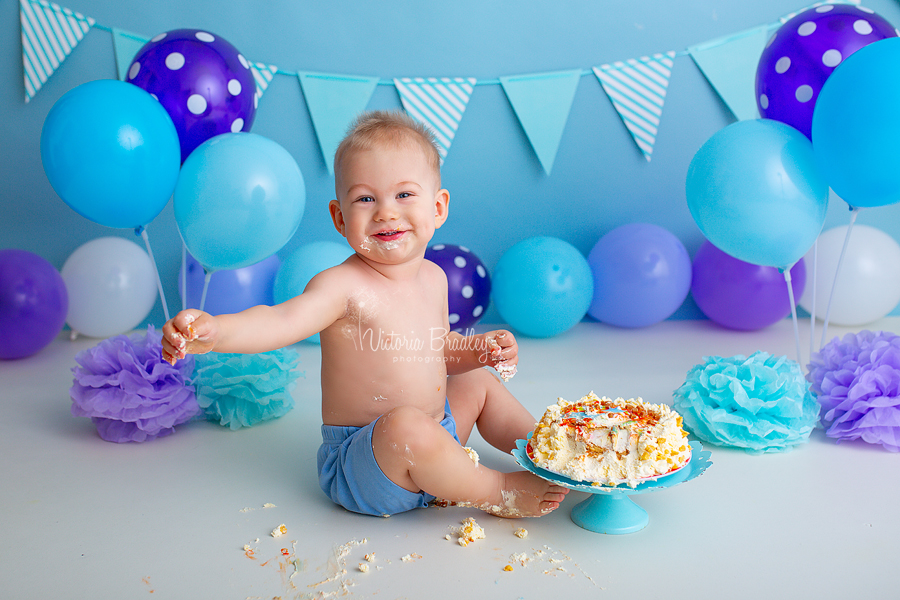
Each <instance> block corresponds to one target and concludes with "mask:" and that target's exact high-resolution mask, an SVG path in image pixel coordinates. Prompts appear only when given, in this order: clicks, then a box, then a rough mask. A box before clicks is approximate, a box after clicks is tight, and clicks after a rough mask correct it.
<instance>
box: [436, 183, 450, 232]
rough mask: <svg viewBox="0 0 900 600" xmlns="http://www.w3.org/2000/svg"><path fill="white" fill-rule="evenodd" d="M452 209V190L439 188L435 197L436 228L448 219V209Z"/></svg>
mask: <svg viewBox="0 0 900 600" xmlns="http://www.w3.org/2000/svg"><path fill="white" fill-rule="evenodd" d="M449 209H450V192H448V191H447V190H444V189H441V190H438V193H437V195H436V196H435V198H434V228H435V229H438V228H440V226H441V225H443V224H444V222H445V221H446V220H447V211H448V210H449Z"/></svg>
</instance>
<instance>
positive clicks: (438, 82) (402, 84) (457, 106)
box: [394, 77, 475, 164]
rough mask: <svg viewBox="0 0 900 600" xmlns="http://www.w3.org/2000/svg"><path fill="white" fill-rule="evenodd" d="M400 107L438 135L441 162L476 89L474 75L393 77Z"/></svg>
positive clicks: (436, 136)
mask: <svg viewBox="0 0 900 600" xmlns="http://www.w3.org/2000/svg"><path fill="white" fill-rule="evenodd" d="M394 85H395V86H396V88H397V92H399V94H400V101H401V102H402V103H403V108H404V109H405V110H406V112H407V113H409V115H410V116H411V117H412V118H414V119H415V120H417V121H419V122H420V123H423V124H424V125H426V126H427V127H429V128H430V129H431V130H432V131H433V132H434V135H435V138H437V143H438V152H439V153H440V155H441V164H443V162H444V158H445V157H446V156H447V151H448V150H450V143H451V142H452V141H453V136H454V135H456V129H457V128H458V127H459V122H460V120H462V116H463V113H464V112H465V110H466V105H467V104H468V103H469V97H470V96H471V95H472V90H473V89H474V88H475V78H474V77H465V78H464V77H456V78H450V77H440V78H438V77H428V78H424V77H403V78H400V79H394Z"/></svg>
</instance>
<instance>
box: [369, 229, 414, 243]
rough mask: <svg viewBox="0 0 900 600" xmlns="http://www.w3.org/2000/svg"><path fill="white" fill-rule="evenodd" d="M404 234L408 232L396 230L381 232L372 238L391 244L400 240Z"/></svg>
mask: <svg viewBox="0 0 900 600" xmlns="http://www.w3.org/2000/svg"><path fill="white" fill-rule="evenodd" d="M404 233H406V232H405V231H402V230H400V229H395V230H393V231H380V232H378V233H376V234H375V235H373V236H372V237H374V238H375V239H377V240H381V241H385V242H389V241H391V240H396V239H398V238H399V237H400V236H401V235H403V234H404Z"/></svg>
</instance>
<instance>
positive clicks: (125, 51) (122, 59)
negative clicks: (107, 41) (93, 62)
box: [112, 27, 150, 81]
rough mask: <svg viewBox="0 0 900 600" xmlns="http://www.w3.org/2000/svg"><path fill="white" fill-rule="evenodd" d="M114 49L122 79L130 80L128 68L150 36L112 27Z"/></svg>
mask: <svg viewBox="0 0 900 600" xmlns="http://www.w3.org/2000/svg"><path fill="white" fill-rule="evenodd" d="M112 36H113V49H114V50H115V52H116V70H117V71H118V73H119V79H120V80H121V81H128V68H129V67H130V66H131V61H133V60H134V57H135V56H136V55H137V53H138V51H139V50H140V49H141V48H143V47H144V44H146V43H147V42H148V41H150V38H148V37H144V36H142V35H138V34H136V33H131V32H129V31H123V30H121V29H116V28H115V27H113V28H112Z"/></svg>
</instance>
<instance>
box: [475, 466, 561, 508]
mask: <svg viewBox="0 0 900 600" xmlns="http://www.w3.org/2000/svg"><path fill="white" fill-rule="evenodd" d="M568 493H569V490H568V488H564V487H562V486H559V485H555V484H552V483H550V482H549V481H547V480H546V479H541V478H540V477H537V476H536V475H532V474H531V473H529V472H527V471H514V472H512V473H501V474H500V501H499V502H498V503H495V504H490V503H486V504H482V505H480V506H479V507H478V508H480V509H481V510H483V511H485V512H488V513H490V514H492V515H496V516H498V517H508V518H517V517H540V516H542V515H546V514H547V513H550V512H552V511H554V510H556V509H557V508H559V503H560V502H562V501H563V498H565V497H566V494H568Z"/></svg>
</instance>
